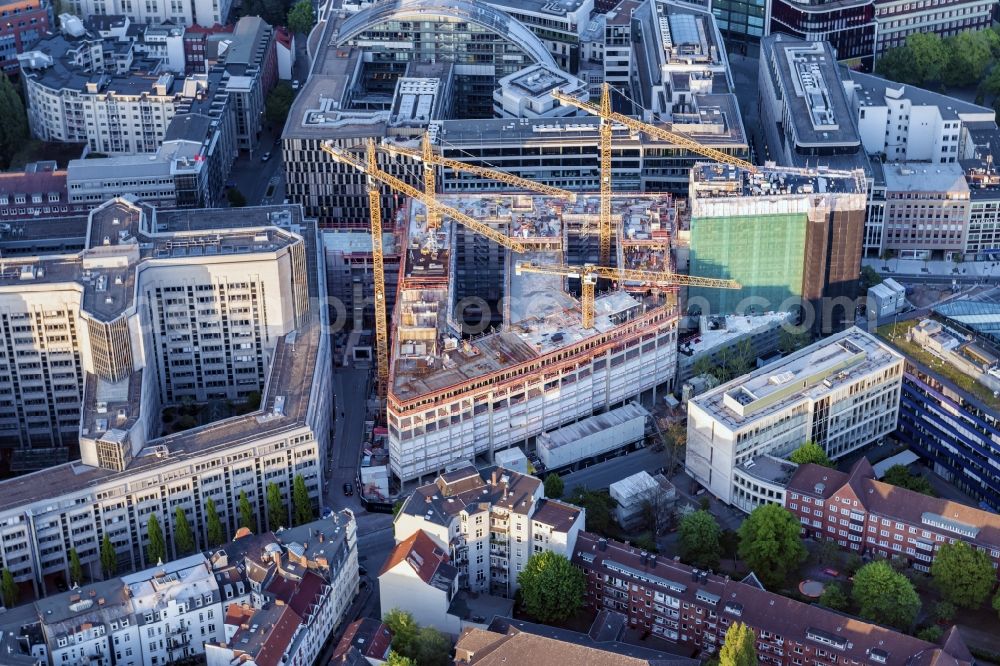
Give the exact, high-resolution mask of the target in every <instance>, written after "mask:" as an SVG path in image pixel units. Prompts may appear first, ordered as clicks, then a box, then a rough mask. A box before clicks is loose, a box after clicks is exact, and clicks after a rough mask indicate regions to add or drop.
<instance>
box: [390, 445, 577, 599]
mask: <svg viewBox="0 0 1000 666" xmlns="http://www.w3.org/2000/svg"><path fill="white" fill-rule="evenodd" d="M584 522H585V512H584V510H583V509H580V508H578V507H575V506H572V505H570V504H565V503H563V502H559V501H557V500H547V499H545V498H544V488H543V486H542V482H541V481H540V480H538V479H537V478H535V477H533V476H526V475H523V474H518V473H517V472H514V471H511V470H508V469H503V468H499V467H491V468H487V469H484V470H479V471H477V470H476V468H475V467H473V466H471V465H467V466H464V467H461V468H460V469H457V470H455V471H452V472H448V473H445V474H442V475H441V476H439V477H438V478H437V480H436V481H435V482H434V483H433V484H430V485H426V486H421V487H420V488H417V489H416V490H415V491H414V492H413V494H412V495H410V497H409V498H407V500H406V503H405V504H404V505H403V508H402V510H401V511H400V512H399V513H398V514H397V516H396V519H395V521H394V529H395V536H396V543H397V544H398V543H400V542H403V541H405V540H406V539H408V538H409V537H411V536H412V535H413V534H414V533H416V532H424V533H426V534H427V536H429V537H430V538H431V539H433V540H434V542H435V543H436V544H437V546H438V548H439V549H441V550H442V551H443V552H444V553H446V554H447V555H448V561H449V562H450V563H451V564H452V565H453V566H455V567H456V568H457V570H458V577H459V582H458V585H459V587H462V588H468V589H471V590H472V591H473V592H489V593H491V594H496V595H499V596H505V597H511V596H513V594H514V592H515V591H516V590H517V574H518V573H520V571H521V570H522V569H523V568H524V565H525V564H526V563H527V561H528V558H529V557H531V556H532V555H533V554H534V553H539V552H542V551H546V550H551V551H554V552H556V553H561V554H564V555H566V556H567V557H568V556H569V555H570V553H572V550H573V545H574V544H575V543H576V537H577V535H578V534H579V533H580V531H581V530H583V529H584ZM384 608H385V607H384V605H383V609H384Z"/></svg>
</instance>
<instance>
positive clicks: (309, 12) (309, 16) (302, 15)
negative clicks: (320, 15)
mask: <svg viewBox="0 0 1000 666" xmlns="http://www.w3.org/2000/svg"><path fill="white" fill-rule="evenodd" d="M314 25H316V14H315V13H314V12H313V6H312V0H299V1H298V2H296V3H295V4H294V5H292V8H291V9H290V10H289V11H288V29H289V30H291V31H292V32H293V33H296V34H304V35H305V34H309V31H310V30H312V28H313V26H314Z"/></svg>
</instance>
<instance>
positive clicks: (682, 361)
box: [677, 312, 794, 384]
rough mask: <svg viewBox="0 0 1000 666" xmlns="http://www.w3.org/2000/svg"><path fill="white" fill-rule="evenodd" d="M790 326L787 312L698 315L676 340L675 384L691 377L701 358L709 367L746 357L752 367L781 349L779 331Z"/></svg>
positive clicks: (789, 316)
mask: <svg viewBox="0 0 1000 666" xmlns="http://www.w3.org/2000/svg"><path fill="white" fill-rule="evenodd" d="M793 325H794V321H793V315H792V313H790V312H771V313H769V314H760V315H746V316H739V315H725V316H723V315H718V316H702V317H698V327H697V328H696V329H693V330H691V331H690V332H689V333H687V334H686V335H684V336H682V337H681V338H680V340H679V341H678V343H677V383H678V384H682V383H683V382H685V381H687V380H688V379H691V377H693V376H694V372H695V366H696V365H697V364H699V363H705V362H706V361H705V360H702V359H706V360H707V362H708V363H709V364H710V365H711V367H715V368H724V367H725V365H726V364H727V362H729V361H730V360H731V359H732V358H733V357H736V356H745V357H746V358H745V359H743V360H745V361H748V362H749V363H750V366H751V367H753V366H755V365H756V362H757V359H762V358H768V357H770V356H771V355H773V354H774V353H775V352H777V351H780V347H781V342H782V337H781V331H782V330H783V329H786V328H789V329H790V328H791V327H792V326H793Z"/></svg>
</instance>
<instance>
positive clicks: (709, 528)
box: [678, 511, 722, 569]
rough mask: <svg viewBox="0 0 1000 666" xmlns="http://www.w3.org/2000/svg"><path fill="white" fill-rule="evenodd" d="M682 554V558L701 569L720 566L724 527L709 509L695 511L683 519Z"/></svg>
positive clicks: (681, 530) (681, 525)
mask: <svg viewBox="0 0 1000 666" xmlns="http://www.w3.org/2000/svg"><path fill="white" fill-rule="evenodd" d="M678 531H679V533H680V555H681V559H682V560H683V561H684V562H686V563H688V564H690V565H691V566H695V567H698V568H699V569H715V568H716V567H718V566H719V557H720V556H721V554H722V547H721V545H720V542H719V537H720V535H721V534H722V529H721V528H720V527H719V523H718V522H717V521H716V520H715V516H713V515H712V514H710V513H709V512H708V511H695V512H693V513H689V514H688V515H686V516H684V518H683V519H681V524H680V527H679V530H678Z"/></svg>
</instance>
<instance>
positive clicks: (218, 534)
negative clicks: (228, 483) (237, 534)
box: [205, 497, 226, 547]
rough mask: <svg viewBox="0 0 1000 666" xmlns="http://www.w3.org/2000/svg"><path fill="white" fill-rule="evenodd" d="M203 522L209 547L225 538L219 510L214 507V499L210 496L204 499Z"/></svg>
mask: <svg viewBox="0 0 1000 666" xmlns="http://www.w3.org/2000/svg"><path fill="white" fill-rule="evenodd" d="M205 523H206V531H207V532H208V535H207V540H208V545H209V547H214V546H220V545H222V542H223V541H225V540H226V530H224V529H223V528H222V521H221V520H220V519H219V510H218V509H217V508H216V507H215V500H213V499H212V498H211V497H209V498H208V499H206V500H205Z"/></svg>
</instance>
